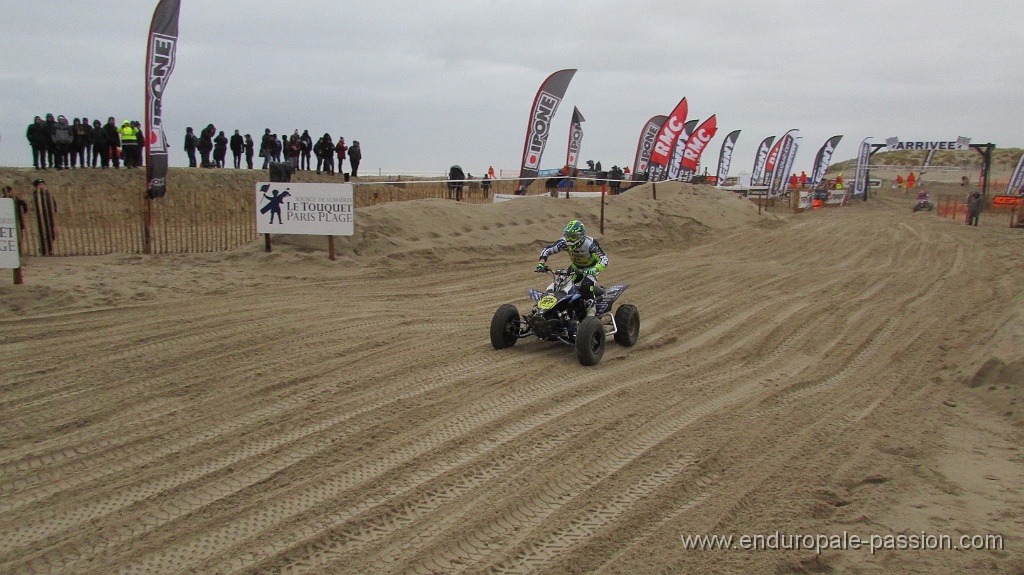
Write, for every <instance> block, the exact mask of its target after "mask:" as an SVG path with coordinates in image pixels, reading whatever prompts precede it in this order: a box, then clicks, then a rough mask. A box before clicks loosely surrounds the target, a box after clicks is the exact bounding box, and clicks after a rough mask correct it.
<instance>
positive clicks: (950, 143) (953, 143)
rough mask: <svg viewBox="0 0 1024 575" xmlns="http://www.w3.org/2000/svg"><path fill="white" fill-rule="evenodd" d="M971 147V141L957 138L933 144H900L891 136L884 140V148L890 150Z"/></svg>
mask: <svg viewBox="0 0 1024 575" xmlns="http://www.w3.org/2000/svg"><path fill="white" fill-rule="evenodd" d="M970 146H971V139H970V138H965V137H963V136H958V137H957V139H956V140H946V141H941V140H940V141H934V142H901V141H900V139H899V138H897V137H896V136H893V137H891V138H886V139H885V147H886V148H889V149H890V150H923V151H927V150H953V151H955V150H966V149H968V148H970Z"/></svg>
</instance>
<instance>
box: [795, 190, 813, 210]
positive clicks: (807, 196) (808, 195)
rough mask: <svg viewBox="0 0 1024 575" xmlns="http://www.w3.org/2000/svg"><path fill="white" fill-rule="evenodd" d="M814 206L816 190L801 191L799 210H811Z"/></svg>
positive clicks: (798, 203)
mask: <svg viewBox="0 0 1024 575" xmlns="http://www.w3.org/2000/svg"><path fill="white" fill-rule="evenodd" d="M812 206H814V192H813V191H812V192H800V199H799V200H798V202H797V206H796V207H797V209H798V210H809V209H811V207H812Z"/></svg>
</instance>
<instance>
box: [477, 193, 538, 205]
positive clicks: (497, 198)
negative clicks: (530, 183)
mask: <svg viewBox="0 0 1024 575" xmlns="http://www.w3.org/2000/svg"><path fill="white" fill-rule="evenodd" d="M491 197H492V198H493V199H492V202H491V203H495V204H500V203H501V202H507V201H510V200H518V199H520V198H550V197H551V196H550V195H549V194H542V195H537V196H520V195H518V194H494V195H493V196H491Z"/></svg>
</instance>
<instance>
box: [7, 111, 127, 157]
mask: <svg viewBox="0 0 1024 575" xmlns="http://www.w3.org/2000/svg"><path fill="white" fill-rule="evenodd" d="M25 137H26V138H27V139H28V144H29V146H30V147H31V149H32V166H33V167H35V168H36V169H37V170H45V169H47V168H54V169H57V170H64V169H70V168H75V167H81V168H88V167H90V166H91V167H93V168H97V167H103V168H109V167H110V166H113V167H115V168H119V167H120V166H121V163H122V162H123V163H124V166H125V167H126V168H137V167H139V166H141V165H142V148H141V146H140V142H142V140H143V138H142V128H141V126H140V124H139V122H138V121H132V120H124V121H123V122H122V123H121V125H118V124H117V123H116V122H115V120H114V117H113V116H110V117H109V118H107V123H106V124H103V123H101V122H100V121H99V120H93V121H92V123H91V124H90V123H89V119H88V118H75V119H74V120H73V121H72V122H70V123H69V122H68V119H67V118H66V117H65V116H63V115H59V116H57V117H56V118H54V117H53V114H47V115H46V119H45V120H44V119H43V118H41V117H40V116H36V117H35V119H34V120H33V121H32V123H31V124H29V126H28V129H27V130H26V131H25Z"/></svg>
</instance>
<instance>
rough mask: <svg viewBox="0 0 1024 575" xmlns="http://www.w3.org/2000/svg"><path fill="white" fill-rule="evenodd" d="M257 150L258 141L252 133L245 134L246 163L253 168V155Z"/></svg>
mask: <svg viewBox="0 0 1024 575" xmlns="http://www.w3.org/2000/svg"><path fill="white" fill-rule="evenodd" d="M255 152H256V142H253V141H252V134H246V135H245V163H246V165H248V167H249V169H250V170H251V169H252V156H253V153H255Z"/></svg>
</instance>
